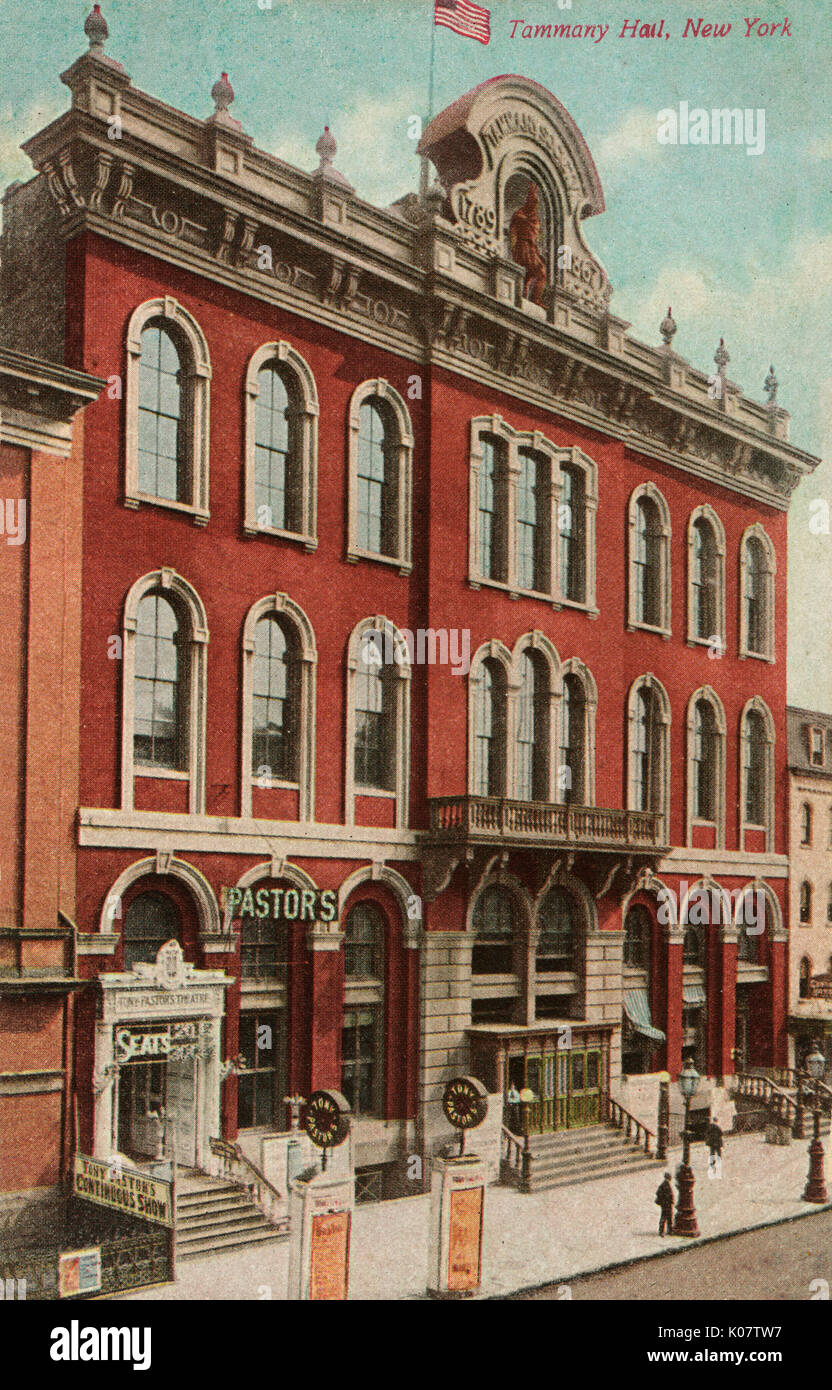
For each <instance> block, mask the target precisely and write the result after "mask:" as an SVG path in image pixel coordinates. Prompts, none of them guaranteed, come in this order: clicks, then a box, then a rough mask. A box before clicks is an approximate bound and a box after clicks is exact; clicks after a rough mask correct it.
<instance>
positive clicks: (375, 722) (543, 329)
mask: <svg viewBox="0 0 832 1390" xmlns="http://www.w3.org/2000/svg"><path fill="white" fill-rule="evenodd" d="M87 33H88V37H89V39H90V50H89V52H88V53H86V54H84V56H83V57H81V58H80V59H79V60H78V61H77V62H76V63H74V64H73V65H72V67H71V68H70V69H69V70H68V71H67V72H65V73H64V74H63V76H62V80H63V81H64V82H65V84H66V85H67V86H68V87H69V89H70V92H71V108H70V109H69V110H68V111H67V112H66V113H65V114H64V115H63V116H61V117H59V118H58V119H57V120H56V121H54V122H53V123H52V124H51V125H50V126H48V127H47V128H46V129H45V130H43V131H42V132H40V133H39V134H38V135H36V136H35V137H33V138H32V139H31V140H29V141H27V142H26V145H25V149H26V150H27V152H28V154H29V155H30V157H31V159H32V161H33V164H34V166H35V169H36V171H37V174H36V176H35V177H34V179H33V180H32V181H31V182H30V183H28V184H26V185H24V186H22V187H20V186H19V187H16V188H14V189H13V190H12V191H11V192H10V193H9V195H8V196H7V200H6V218H5V227H4V246H3V271H4V276H5V277H6V285H5V289H4V319H5V324H6V334H7V336H8V337H9V338H10V340H11V341H12V343H13V345H15V346H21V347H22V345H23V344H24V343H26V344H27V345H28V349H27V350H30V351H39V352H40V353H41V354H42V355H44V356H47V357H48V356H52V357H53V358H54V360H56V361H58V362H61V363H66V365H67V366H68V367H71V368H72V369H74V370H79V371H81V370H83V371H85V372H88V373H94V374H96V376H99V377H101V378H103V379H104V380H105V381H106V382H107V389H106V390H105V391H104V392H103V393H102V396H101V398H100V400H99V401H98V402H97V403H96V404H94V405H93V406H91V407H90V408H89V410H88V412H87V415H86V427H85V437H86V458H87V463H86V466H85V470H84V496H83V556H84V560H83V572H82V645H81V717H80V792H79V796H78V816H77V880H78V888H77V914H76V922H77V936H76V950H77V953H78V973H79V975H80V976H82V977H83V978H84V980H85V981H86V982H87V987H86V989H85V990H84V991H82V993H81V995H80V998H79V1003H78V1014H77V1030H76V1044H75V1067H76V1096H77V1114H78V1130H77V1139H78V1144H79V1146H80V1147H81V1148H82V1149H83V1150H84V1151H85V1152H94V1153H96V1154H97V1155H107V1154H110V1153H111V1152H113V1151H114V1150H118V1151H121V1152H127V1153H129V1154H131V1155H133V1156H138V1157H141V1156H143V1155H144V1156H152V1155H153V1154H154V1153H155V1152H156V1151H157V1150H158V1147H159V1145H160V1143H162V1142H165V1143H167V1144H168V1146H170V1139H171V1135H173V1142H174V1143H175V1148H176V1153H177V1157H178V1159H179V1161H181V1162H189V1163H194V1164H197V1165H200V1164H202V1165H204V1164H205V1163H206V1161H207V1159H208V1154H209V1149H210V1140H211V1138H212V1137H214V1136H220V1135H221V1136H223V1137H226V1138H237V1137H239V1140H240V1142H241V1143H242V1144H243V1147H244V1149H245V1150H246V1152H247V1153H249V1154H250V1156H251V1157H252V1158H253V1160H254V1161H260V1159H262V1156H263V1155H264V1153H265V1152H266V1149H267V1147H268V1143H269V1140H270V1138H271V1137H273V1136H274V1135H276V1134H279V1133H280V1132H282V1131H284V1130H285V1129H286V1127H287V1119H286V1116H287V1107H286V1104H285V1103H284V1097H289V1096H297V1095H304V1096H306V1095H308V1094H309V1093H310V1091H311V1090H312V1089H314V1088H316V1087H320V1086H335V1087H337V1089H339V1090H341V1091H342V1092H343V1093H344V1094H345V1095H346V1096H347V1098H348V1100H349V1101H350V1103H351V1106H352V1110H353V1123H352V1131H353V1145H354V1158H355V1162H356V1165H357V1168H358V1170H359V1172H360V1174H361V1177H362V1182H363V1188H362V1190H363V1191H364V1192H365V1193H367V1194H372V1195H384V1194H387V1193H392V1192H399V1191H403V1190H404V1191H412V1190H414V1188H413V1180H414V1175H416V1178H417V1180H418V1175H419V1173H420V1172H421V1171H423V1169H422V1165H421V1164H420V1163H417V1164H413V1162H412V1160H413V1158H414V1157H417V1158H419V1159H424V1158H425V1157H427V1156H428V1155H429V1154H430V1153H431V1152H432V1151H433V1150H434V1148H435V1146H436V1144H437V1143H439V1142H441V1141H442V1140H444V1139H445V1138H446V1137H447V1127H446V1125H445V1123H444V1121H443V1120H442V1118H441V1112H440V1107H439V1100H440V1098H441V1093H442V1089H443V1086H444V1083H445V1081H446V1080H447V1079H448V1078H449V1077H450V1076H452V1075H454V1074H456V1073H458V1072H460V1071H469V1070H472V1071H474V1072H476V1073H477V1074H478V1075H479V1076H480V1077H481V1078H482V1079H483V1080H484V1081H485V1082H486V1084H487V1085H488V1087H489V1090H490V1091H491V1092H492V1093H493V1094H494V1095H495V1096H497V1097H498V1098H499V1097H500V1096H502V1095H504V1094H505V1093H506V1092H507V1090H508V1089H509V1087H510V1086H511V1085H512V1084H517V1085H529V1086H531V1087H532V1089H533V1091H534V1093H535V1096H536V1097H537V1100H536V1102H535V1108H534V1113H533V1123H534V1124H535V1126H536V1127H538V1128H540V1129H544V1130H545V1129H551V1128H557V1127H561V1126H566V1125H583V1124H587V1123H593V1122H596V1121H597V1120H598V1119H599V1118H600V1115H601V1102H602V1096H603V1093H604V1092H605V1091H608V1090H610V1089H615V1088H616V1087H618V1086H620V1085H621V1078H622V1075H629V1074H633V1075H641V1074H644V1073H650V1072H656V1071H658V1070H660V1069H661V1068H664V1067H667V1068H668V1069H669V1070H670V1071H671V1072H673V1073H675V1072H677V1071H678V1069H679V1067H680V1066H681V1063H682V1059H683V1056H686V1055H692V1056H694V1058H695V1059H696V1062H697V1065H698V1066H699V1067H700V1070H702V1071H703V1072H705V1073H706V1074H708V1075H709V1076H711V1077H714V1078H721V1077H724V1076H725V1075H727V1074H730V1073H731V1072H732V1071H733V1070H734V1069H735V1065H736V1063H735V1058H736V1055H737V1050H738V1051H739V1054H740V1055H741V1057H742V1058H743V1059H745V1060H746V1061H748V1062H757V1063H760V1064H779V1063H782V1062H784V1061H785V1056H786V998H787V978H786V971H787V911H788V903H787V874H788V868H787V858H786V853H787V843H786V840H787V834H786V806H787V777H786V760H785V749H786V731H785V649H784V648H785V642H784V636H783V633H784V630H785V627H784V623H785V599H786V512H787V508H788V502H789V497H790V494H791V492H792V490H793V488H794V486H795V485H796V483H797V482H798V481H799V479H800V477H801V476H802V475H803V474H805V473H806V472H807V471H809V470H811V468H812V467H814V465H815V463H816V460H814V459H813V458H811V457H810V456H809V455H808V454H806V453H805V452H803V451H801V450H800V449H798V448H796V447H795V446H793V445H792V444H790V443H789V441H788V416H787V414H786V412H785V411H784V410H782V409H781V408H780V407H779V406H778V405H777V403H776V383H774V382H773V381H771V382H769V383H768V384H767V390H768V394H769V397H770V399H769V401H768V403H767V404H766V405H759V404H755V403H754V402H753V401H751V400H749V399H748V398H746V397H745V396H744V395H743V394H742V392H741V390H740V388H739V387H738V386H737V385H736V384H735V383H734V382H732V381H731V380H730V378H729V377H728V375H727V371H726V368H727V362H728V354H727V352H725V350H724V348H720V350H719V351H718V353H717V357H716V359H715V362H716V371H715V372H713V373H708V372H706V371H705V372H703V371H700V370H698V369H696V368H695V367H693V366H692V365H691V364H690V363H688V362H687V361H686V360H685V359H684V358H683V357H681V356H680V355H679V354H678V353H677V352H676V351H674V348H673V336H674V333H675V331H676V325H675V323H674V321H673V319H672V316H671V315H670V314H668V317H667V318H666V319H665V321H664V322H663V323H662V325H661V330H660V336H661V339H662V342H661V344H660V345H659V346H648V345H645V344H642V343H638V342H636V341H635V340H633V339H632V338H631V337H630V336H629V335H628V333H627V327H628V325H627V324H626V323H625V322H624V321H623V320H621V319H620V318H617V317H616V316H615V315H614V314H613V313H612V312H611V310H610V294H611V291H610V286H609V283H608V280H607V277H606V274H605V272H604V270H603V268H602V267H601V265H600V264H599V262H598V261H597V259H596V258H595V257H594V256H593V255H592V254H591V252H590V251H589V249H588V247H587V245H586V243H585V241H584V239H583V232H582V223H583V220H584V219H585V218H586V217H588V216H590V215H595V214H600V213H601V212H602V211H603V209H604V201H603V194H602V190H601V187H600V182H599V180H598V176H597V172H596V170H595V167H594V164H593V162H592V158H591V155H590V153H589V151H588V150H587V148H586V145H585V143H584V141H583V139H582V137H581V135H580V132H579V130H578V128H577V126H576V125H575V123H574V121H573V120H572V118H571V116H570V115H569V114H568V113H567V112H566V111H565V110H564V108H563V107H562V106H561V105H560V103H559V102H558V101H557V99H556V98H555V97H553V96H552V95H551V93H549V92H547V91H545V90H544V89H543V88H541V87H540V86H539V85H538V84H536V83H534V82H531V81H529V80H527V79H525V78H522V77H502V78H495V79H492V80H491V81H489V82H486V83H484V84H483V85H482V86H481V87H478V88H476V89H474V91H472V92H470V93H468V94H467V96H465V97H463V98H461V99H460V100H459V101H458V102H456V103H454V105H452V106H451V107H449V108H448V109H447V110H446V111H444V112H443V113H442V114H441V115H439V116H438V117H437V118H436V119H435V120H434V121H433V122H432V123H431V125H430V126H429V127H428V129H427V130H426V131H425V132H424V135H423V137H422V143H421V146H420V152H421V153H422V154H423V156H424V159H425V161H426V165H425V167H426V170H427V168H428V166H429V165H431V166H432V168H433V170H434V171H435V173H436V175H437V178H436V180H435V182H434V183H433V184H432V185H431V184H430V180H429V178H426V179H425V180H424V185H425V186H424V187H423V190H422V193H421V194H420V196H419V197H417V196H416V195H415V194H414V195H408V196H406V197H404V198H402V199H400V200H399V202H398V203H396V204H394V205H393V206H392V207H390V208H386V209H379V208H376V207H372V206H370V205H369V204H368V203H366V202H363V201H362V200H361V199H360V198H359V197H358V196H357V194H356V193H355V191H354V189H353V188H352V187H351V186H350V185H349V183H348V182H347V181H346V179H345V178H344V177H343V176H342V175H341V174H340V173H339V172H338V171H337V168H336V166H335V160H336V157H337V147H336V143H335V140H334V139H333V137H332V135H331V134H330V132H329V131H328V130H326V131H325V132H324V134H323V135H322V137H321V139H320V140H319V142H318V145H317V147H316V150H317V154H318V156H319V165H318V167H317V169H315V170H314V172H312V173H304V172H302V171H300V170H297V169H294V168H290V167H289V166H288V165H286V164H285V163H283V162H282V161H280V160H278V159H275V158H274V157H272V156H271V155H269V154H268V153H267V152H264V151H262V150H259V149H256V148H255V147H254V145H253V143H252V140H251V138H250V137H249V136H248V135H247V134H246V132H245V130H244V128H243V126H242V125H241V124H240V123H239V122H238V121H237V120H236V119H235V118H234V117H233V116H232V115H231V113H230V110H229V108H230V106H231V104H232V100H233V92H232V90H231V87H230V85H229V83H228V81H227V78H226V77H225V75H223V77H222V78H221V79H220V80H219V81H218V82H217V83H216V84H215V86H214V88H213V91H212V97H213V101H214V106H215V110H214V112H213V114H212V115H210V116H209V117H208V118H207V119H198V118H195V117H192V116H189V115H187V114H185V113H183V112H180V111H177V110H174V109H173V108H171V107H170V106H168V105H166V104H164V103H162V102H160V101H157V100H156V99H155V98H153V97H152V96H149V95H148V94H146V93H143V92H140V91H138V90H136V89H135V88H134V87H133V86H132V84H131V82H130V78H129V76H128V74H127V73H126V72H125V71H124V69H123V68H122V67H121V66H120V64H118V63H117V62H116V61H115V60H114V59H112V58H110V57H109V56H108V55H107V54H106V52H105V50H104V41H105V38H106V27H105V26H104V25H103V21H102V20H101V18H100V16H97V15H96V16H93V17H91V19H90V20H88V22H87ZM532 190H535V191H534V192H533V191H532ZM530 248H531V250H530ZM33 255H37V257H38V264H39V265H40V266H41V267H42V269H41V273H40V274H39V276H38V277H37V281H36V282H35V281H33V280H32V279H31V277H26V276H25V275H24V274H23V268H24V266H25V263H26V261H27V258H31V257H32V256H33ZM535 257H536V258H537V259H536V260H535ZM541 264H542V265H543V268H544V270H545V275H544V274H543V273H542V271H541V270H540V265H541ZM752 904H753V910H752ZM758 909H759V911H758ZM755 914H756V915H755ZM491 1110H492V1121H493V1123H495V1124H496V1139H497V1141H498V1140H499V1123H500V1121H501V1119H502V1118H503V1115H502V1107H501V1105H500V1104H499V1099H498V1102H497V1104H495V1105H492V1107H491ZM506 1118H507V1120H508V1121H509V1122H510V1121H511V1119H512V1116H511V1114H510V1113H509V1112H506ZM163 1131H164V1133H163ZM258 1156H259V1157H258ZM408 1182H410V1186H408V1185H407V1184H408Z"/></svg>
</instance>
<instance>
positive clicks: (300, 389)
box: [244, 342, 318, 550]
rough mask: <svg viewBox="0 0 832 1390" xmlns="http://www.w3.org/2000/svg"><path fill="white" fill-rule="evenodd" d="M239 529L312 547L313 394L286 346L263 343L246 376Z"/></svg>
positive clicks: (311, 381)
mask: <svg viewBox="0 0 832 1390" xmlns="http://www.w3.org/2000/svg"><path fill="white" fill-rule="evenodd" d="M245 450H246V461H245V525H244V529H245V531H246V534H247V535H258V534H263V533H266V534H272V535H278V536H283V537H285V538H287V539H289V540H296V541H303V543H304V546H305V548H306V549H307V550H314V549H315V547H316V546H317V538H316V525H317V522H316V493H317V486H318V483H317V474H318V394H317V390H316V388H315V378H314V377H313V375H312V372H311V371H310V369H309V366H308V365H307V363H306V362H305V361H304V359H303V358H302V357H301V356H300V354H299V353H298V352H296V351H295V349H294V348H293V347H291V346H290V344H289V343H285V342H279V343H264V344H263V346H262V347H260V348H258V349H257V351H256V352H255V353H254V355H253V356H252V358H251V360H250V361H249V364H248V371H247V374H246V438H245Z"/></svg>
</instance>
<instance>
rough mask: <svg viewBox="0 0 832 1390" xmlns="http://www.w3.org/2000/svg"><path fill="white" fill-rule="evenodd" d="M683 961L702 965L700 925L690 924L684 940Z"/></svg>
mask: <svg viewBox="0 0 832 1390" xmlns="http://www.w3.org/2000/svg"><path fill="white" fill-rule="evenodd" d="M682 961H683V963H684V964H685V965H700V966H701V965H702V964H703V963H704V962H703V951H702V933H701V932H700V931H699V928H698V927H692V926H688V927H686V928H685V935H684V938H683V940H682Z"/></svg>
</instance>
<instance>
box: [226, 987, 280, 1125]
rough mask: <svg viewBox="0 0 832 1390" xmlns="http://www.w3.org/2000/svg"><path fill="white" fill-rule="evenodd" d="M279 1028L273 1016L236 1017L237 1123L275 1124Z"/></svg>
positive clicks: (257, 1014)
mask: <svg viewBox="0 0 832 1390" xmlns="http://www.w3.org/2000/svg"><path fill="white" fill-rule="evenodd" d="M279 1039H280V1033H279V1026H278V1017H277V1015H276V1014H271V1013H268V1014H264V1013H248V1012H244V1013H241V1014H240V1055H241V1057H242V1059H243V1062H242V1066H241V1069H240V1071H239V1073H238V1075H237V1124H238V1126H239V1128H240V1129H256V1128H260V1127H261V1126H270V1125H275V1124H278V1123H279V1116H280V1114H281V1111H280V1110H279V1109H278V1106H279V1105H280V1103H281V1101H282V1096H283V1085H282V1084H281V1083H282V1080H283V1078H282V1077H281V1076H280V1068H281V1058H280V1048H279Z"/></svg>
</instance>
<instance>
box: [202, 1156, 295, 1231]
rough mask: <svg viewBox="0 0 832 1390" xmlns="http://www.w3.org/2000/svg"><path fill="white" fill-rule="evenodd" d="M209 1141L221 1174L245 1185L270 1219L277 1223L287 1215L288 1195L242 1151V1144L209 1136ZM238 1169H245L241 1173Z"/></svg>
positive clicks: (239, 1185) (254, 1200)
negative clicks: (286, 1196)
mask: <svg viewBox="0 0 832 1390" xmlns="http://www.w3.org/2000/svg"><path fill="white" fill-rule="evenodd" d="M208 1144H209V1147H210V1149H211V1153H212V1154H213V1155H214V1157H215V1158H218V1159H219V1160H220V1173H219V1176H220V1177H222V1178H225V1179H226V1180H227V1181H228V1182H232V1183H234V1185H235V1186H236V1187H243V1188H245V1190H246V1191H247V1192H248V1194H249V1196H250V1197H251V1199H252V1201H253V1202H255V1203H256V1205H257V1206H258V1207H259V1208H260V1210H261V1211H262V1213H263V1215H264V1216H266V1217H267V1218H268V1220H269V1221H272V1222H277V1221H280V1220H281V1219H283V1218H284V1217H285V1215H286V1198H285V1196H284V1195H283V1193H282V1192H280V1190H279V1189H278V1188H277V1187H275V1185H274V1183H273V1182H271V1181H270V1180H269V1179H268V1178H267V1177H266V1175H265V1173H263V1172H261V1171H260V1169H259V1168H258V1167H257V1165H256V1164H255V1163H252V1161H251V1159H250V1158H248V1157H247V1156H246V1154H244V1153H243V1151H242V1149H241V1148H240V1146H239V1144H232V1143H231V1142H230V1140H228V1139H215V1138H210V1139H209V1140H208ZM238 1169H242V1173H240V1172H239V1171H238ZM278 1207H279V1210H277V1208H278Z"/></svg>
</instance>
